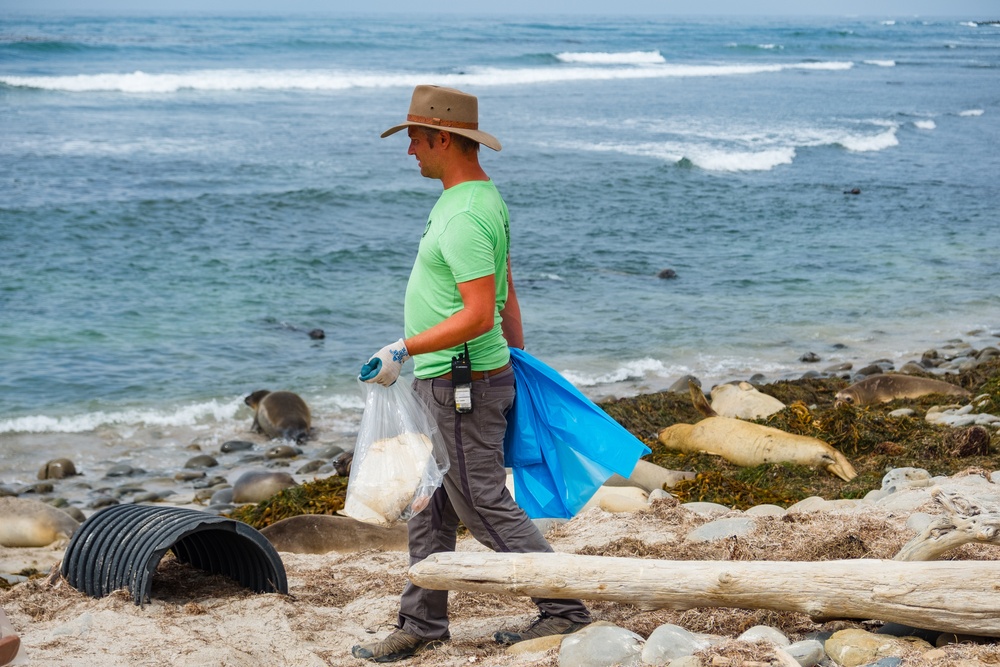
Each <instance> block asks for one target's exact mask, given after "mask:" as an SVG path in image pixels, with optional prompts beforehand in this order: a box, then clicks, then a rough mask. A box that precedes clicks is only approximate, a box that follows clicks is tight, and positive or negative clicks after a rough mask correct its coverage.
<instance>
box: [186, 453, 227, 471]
mask: <svg viewBox="0 0 1000 667" xmlns="http://www.w3.org/2000/svg"><path fill="white" fill-rule="evenodd" d="M217 465H219V462H218V461H217V460H216V459H215V457H214V456H210V455H208V454H199V455H198V456H192V457H191V458H189V459H188V460H187V462H186V463H185V464H184V467H185V468H214V467H216V466H217Z"/></svg>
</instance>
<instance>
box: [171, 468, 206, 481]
mask: <svg viewBox="0 0 1000 667" xmlns="http://www.w3.org/2000/svg"><path fill="white" fill-rule="evenodd" d="M205 475H206V473H205V471H204V470H181V471H180V472H178V473H177V474H176V475H174V479H175V480H177V481H178V482H190V481H192V480H195V479H201V478H203V477H205Z"/></svg>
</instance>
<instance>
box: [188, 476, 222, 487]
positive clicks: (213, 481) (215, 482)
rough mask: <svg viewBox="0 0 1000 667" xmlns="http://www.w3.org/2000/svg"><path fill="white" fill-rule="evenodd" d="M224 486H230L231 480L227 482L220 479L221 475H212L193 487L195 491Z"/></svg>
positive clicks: (200, 480)
mask: <svg viewBox="0 0 1000 667" xmlns="http://www.w3.org/2000/svg"><path fill="white" fill-rule="evenodd" d="M222 484H229V480H227V479H226V478H225V477H220V476H219V475H212V476H211V477H206V478H204V479H199V480H198V481H197V482H195V483H194V484H192V485H191V486H192V487H194V488H195V489H210V488H212V487H215V486H220V485H222Z"/></svg>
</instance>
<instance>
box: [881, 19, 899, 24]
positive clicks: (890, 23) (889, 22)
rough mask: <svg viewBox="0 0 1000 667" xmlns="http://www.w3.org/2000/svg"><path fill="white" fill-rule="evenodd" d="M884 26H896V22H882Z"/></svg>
mask: <svg viewBox="0 0 1000 667" xmlns="http://www.w3.org/2000/svg"><path fill="white" fill-rule="evenodd" d="M882 25H896V22H895V21H892V20H889V21H882Z"/></svg>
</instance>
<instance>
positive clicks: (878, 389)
mask: <svg viewBox="0 0 1000 667" xmlns="http://www.w3.org/2000/svg"><path fill="white" fill-rule="evenodd" d="M928 394H943V395H944V396H960V397H962V398H970V397H971V396H972V394H971V393H970V392H968V391H966V390H965V389H963V388H962V387H959V386H958V385H954V384H951V383H950V382H945V381H944V380H932V379H930V378H922V377H914V376H912V375H900V374H898V373H885V374H881V375H874V376H872V377H869V378H865V379H864V380H861V381H860V382H855V383H854V384H852V385H851V386H849V387H847V388H845V389H841V390H840V391H838V392H837V395H836V396H835V397H834V405H840V404H841V403H847V404H848V405H855V406H857V405H874V404H876V403H888V402H889V401H892V400H895V399H897V398H920V397H921V396H927V395H928Z"/></svg>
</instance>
